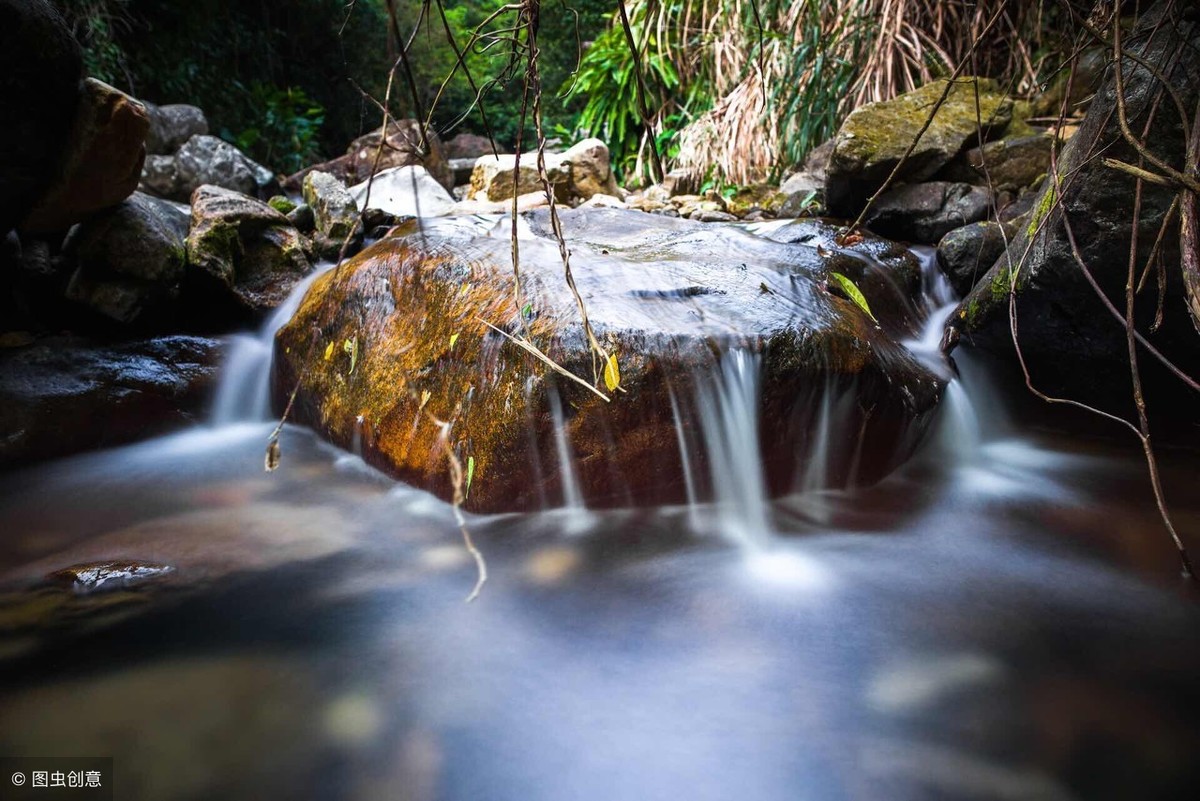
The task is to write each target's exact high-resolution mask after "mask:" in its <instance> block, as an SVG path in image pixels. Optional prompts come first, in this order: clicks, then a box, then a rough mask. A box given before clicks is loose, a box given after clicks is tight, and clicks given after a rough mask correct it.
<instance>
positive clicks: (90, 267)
mask: <svg viewBox="0 0 1200 801" xmlns="http://www.w3.org/2000/svg"><path fill="white" fill-rule="evenodd" d="M187 233H188V216H187V214H186V213H185V212H183V211H181V210H180V209H179V208H177V207H176V206H175V205H174V204H172V203H170V202H168V201H165V200H160V199H158V198H155V197H151V196H149V195H146V194H143V193H141V192H135V193H134V194H133V195H132V196H131V197H130V198H129V199H128V200H126V201H125V202H124V203H122V204H121V205H120V206H117V207H116V208H114V209H111V210H110V211H107V212H104V213H103V214H101V215H99V216H97V217H94V218H93V219H91V220H89V221H88V222H86V223H84V224H83V225H81V226H80V227H79V230H78V231H77V232H75V234H74V236H72V237H71V239H70V245H69V247H68V251H69V252H70V254H71V255H72V256H73V257H74V259H75V261H76V263H77V264H78V267H77V269H76V270H75V274H74V275H73V276H72V277H71V281H70V283H69V284H68V285H67V290H66V297H67V299H68V300H71V301H73V302H76V303H80V304H82V305H84V306H86V307H88V308H90V309H92V310H93V311H95V312H97V313H99V314H101V315H103V316H104V317H107V318H109V319H110V320H113V321H115V322H118V323H123V324H130V323H133V322H134V321H137V320H143V321H145V320H146V319H148V318H149V319H153V318H155V317H158V318H163V317H165V316H166V315H167V314H168V313H169V308H170V307H172V306H173V304H174V301H175V300H177V299H178V296H179V285H180V281H181V280H182V278H183V275H184V268H185V265H186V262H187V246H186V239H187Z"/></svg>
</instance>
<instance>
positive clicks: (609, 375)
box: [604, 353, 621, 392]
mask: <svg viewBox="0 0 1200 801" xmlns="http://www.w3.org/2000/svg"><path fill="white" fill-rule="evenodd" d="M604 386H606V387H608V391H609V392H612V391H613V390H615V389H616V388H617V387H619V386H621V368H620V367H618V366H617V354H615V353H612V354H609V357H608V361H607V362H606V363H605V365H604Z"/></svg>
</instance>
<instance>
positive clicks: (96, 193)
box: [21, 78, 150, 233]
mask: <svg viewBox="0 0 1200 801" xmlns="http://www.w3.org/2000/svg"><path fill="white" fill-rule="evenodd" d="M149 130H150V118H149V117H148V116H147V114H146V109H145V107H144V106H143V105H142V104H141V103H140V102H138V101H137V100H135V99H134V98H132V97H130V96H129V95H127V94H125V93H124V92H122V91H120V90H118V89H114V88H113V87H111V86H109V85H108V84H106V83H102V82H100V81H97V80H96V79H94V78H88V79H86V80H85V81H84V82H83V88H82V97H81V98H80V101H79V106H78V108H77V110H76V112H75V121H74V123H73V124H72V126H71V133H70V135H69V137H68V139H67V146H66V150H65V151H64V152H63V153H62V156H61V160H60V162H59V169H58V173H57V175H56V177H55V179H54V180H53V181H52V182H51V184H50V185H49V187H48V188H47V189H46V191H45V192H43V193H42V195H41V197H40V198H39V199H38V201H37V202H36V203H35V204H34V207H33V209H32V210H31V211H30V212H29V214H28V216H26V217H25V219H24V220H23V221H22V222H21V228H22V230H24V231H28V232H30V233H48V232H52V231H63V230H66V229H67V228H69V227H70V226H71V225H73V224H74V223H77V222H81V221H83V220H86V219H87V218H88V217H90V216H91V215H92V214H95V213H96V212H98V211H102V210H103V209H107V208H111V207H112V206H115V205H117V204H118V203H120V202H121V201H122V200H124V199H125V198H127V197H129V196H130V195H131V194H133V192H134V190H135V189H137V186H138V181H139V180H140V179H141V175H142V163H143V162H144V161H145V159H146V148H145V141H146V133H147V132H148V131H149Z"/></svg>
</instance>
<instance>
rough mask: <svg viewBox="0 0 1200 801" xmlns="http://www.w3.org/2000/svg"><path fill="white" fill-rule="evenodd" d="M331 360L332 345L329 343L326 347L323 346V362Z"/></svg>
mask: <svg viewBox="0 0 1200 801" xmlns="http://www.w3.org/2000/svg"><path fill="white" fill-rule="evenodd" d="M332 358H333V343H332V342H330V343H329V344H328V345H326V346H325V361H329V360H330V359H332Z"/></svg>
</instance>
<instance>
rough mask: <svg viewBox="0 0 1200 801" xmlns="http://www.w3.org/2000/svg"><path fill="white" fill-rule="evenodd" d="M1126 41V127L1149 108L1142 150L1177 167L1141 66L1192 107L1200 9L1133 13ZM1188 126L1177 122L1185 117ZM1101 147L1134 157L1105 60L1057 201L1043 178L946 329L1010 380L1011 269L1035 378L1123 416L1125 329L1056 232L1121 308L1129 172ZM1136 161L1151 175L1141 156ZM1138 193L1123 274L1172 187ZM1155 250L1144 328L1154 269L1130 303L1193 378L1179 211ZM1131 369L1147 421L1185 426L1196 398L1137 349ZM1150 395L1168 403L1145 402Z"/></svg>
mask: <svg viewBox="0 0 1200 801" xmlns="http://www.w3.org/2000/svg"><path fill="white" fill-rule="evenodd" d="M1127 45H1128V47H1129V49H1130V51H1131V52H1134V53H1136V54H1137V55H1138V57H1139V62H1134V61H1132V60H1129V61H1127V62H1126V64H1125V68H1124V73H1125V75H1124V78H1125V105H1126V111H1127V117H1128V124H1129V128H1130V129H1131V130H1132V131H1134V132H1137V133H1138V134H1140V133H1141V132H1142V130H1143V129H1144V128H1145V127H1146V125H1147V122H1148V120H1150V118H1151V115H1152V116H1153V119H1152V121H1151V122H1150V129H1149V134H1148V135H1147V136H1146V137H1145V140H1146V143H1147V146H1148V147H1149V149H1150V151H1152V152H1153V153H1155V154H1157V156H1158V157H1159V158H1161V159H1163V160H1165V161H1167V162H1168V163H1170V164H1171V165H1173V166H1174V168H1175V169H1183V165H1184V141H1185V137H1184V134H1183V131H1184V129H1185V127H1186V126H1185V124H1184V122H1183V121H1182V120H1181V119H1180V115H1179V113H1178V112H1177V111H1176V106H1175V103H1174V102H1166V101H1165V100H1163V99H1161V97H1160V91H1161V84H1160V83H1159V81H1158V78H1156V77H1155V76H1154V75H1153V74H1152V73H1151V72H1150V71H1149V70H1147V68H1146V67H1145V66H1143V65H1142V63H1141V62H1145V63H1147V64H1149V65H1151V66H1152V67H1153V68H1154V71H1155V72H1157V73H1159V74H1162V75H1167V76H1169V77H1170V80H1171V88H1172V91H1173V93H1174V96H1176V97H1178V99H1179V100H1180V102H1182V103H1183V105H1184V108H1185V109H1191V110H1193V111H1194V110H1195V108H1196V106H1197V104H1198V103H1200V8H1198V7H1196V5H1195V4H1191V3H1179V2H1175V3H1166V2H1160V3H1158V4H1156V5H1155V6H1153V7H1152V8H1151V9H1150V10H1148V11H1146V12H1145V13H1144V14H1143V15H1142V18H1141V20H1140V21H1139V23H1138V25H1137V28H1136V29H1135V30H1134V31H1133V32H1132V33H1131V34H1130V35H1129V36H1128V42H1127ZM1190 113H1191V112H1189V114H1190ZM1191 123H1192V120H1190V119H1189V120H1187V125H1190V124H1191ZM1193 135H1194V134H1193ZM1099 154H1103V156H1105V157H1106V158H1107V159H1115V160H1117V161H1123V162H1126V163H1128V164H1137V163H1139V161H1138V160H1139V154H1138V153H1137V152H1136V150H1135V149H1134V148H1133V147H1132V146H1131V145H1130V144H1129V143H1128V142H1127V141H1126V140H1125V138H1124V137H1123V136H1122V134H1121V131H1120V128H1119V120H1118V114H1117V95H1116V79H1115V75H1114V74H1113V71H1112V70H1111V69H1110V70H1109V72H1108V73H1107V75H1106V77H1105V79H1104V82H1103V85H1102V86H1101V88H1100V90H1099V92H1097V94H1096V96H1095V98H1094V99H1093V100H1092V103H1091V106H1090V107H1089V109H1088V112H1087V115H1086V117H1085V119H1084V122H1083V124H1082V125H1081V126H1080V128H1079V130H1078V132H1077V133H1076V134H1075V135H1074V136H1073V137H1072V138H1071V139H1070V140H1069V141H1068V142H1067V144H1066V146H1065V147H1064V149H1063V152H1062V155H1061V156H1060V158H1059V164H1058V169H1059V174H1060V176H1061V182H1062V192H1061V197H1060V193H1059V191H1058V189H1057V187H1056V183H1055V181H1054V180H1053V178H1050V179H1048V180H1047V181H1046V182H1045V184H1046V185H1045V188H1044V189H1043V190H1042V192H1041V194H1040V196H1039V198H1038V200H1037V202H1036V203H1035V205H1034V208H1033V211H1032V214H1031V216H1030V218H1029V219H1027V220H1025V221H1023V223H1022V224H1021V226H1020V228H1019V230H1018V231H1017V235H1016V236H1015V238H1014V239H1013V241H1012V242H1011V244H1010V245H1009V247H1008V250H1007V253H1006V254H1005V255H1004V256H1002V257H1001V258H999V259H998V260H997V261H996V263H995V264H994V265H993V266H992V267H991V269H990V271H989V272H988V274H987V275H986V276H984V277H983V278H982V279H981V280H980V281H979V282H978V283H977V284H976V285H975V288H974V290H973V291H972V292H971V294H970V295H968V296H967V297H966V298H965V299H964V300H963V302H962V304H961V306H960V307H959V310H958V312H957V313H956V314H955V315H954V317H952V318H951V320H950V325H951V326H953V327H954V328H955V329H956V330H957V331H958V332H959V334H960V341H961V343H962V344H963V345H964V346H968V347H970V348H972V349H974V350H977V351H984V352H987V353H991V354H995V355H997V356H999V357H1000V358H1002V359H1004V360H1005V361H1007V362H1008V363H1009V365H1010V368H1009V369H1010V370H1011V371H1012V373H1013V374H1014V376H1020V373H1018V372H1017V371H1018V369H1019V368H1018V366H1017V364H1016V363H1015V360H1014V359H1013V356H1014V355H1015V354H1014V347H1013V333H1012V327H1011V325H1010V311H1009V289H1010V285H1011V284H1012V282H1013V280H1014V276H1015V282H1016V287H1015V308H1016V328H1017V336H1018V341H1019V343H1020V347H1021V352H1022V354H1023V356H1024V358H1025V362H1026V365H1027V367H1028V368H1029V372H1030V376H1031V378H1032V381H1033V384H1034V386H1035V387H1037V388H1039V389H1040V390H1042V391H1043V392H1046V393H1049V394H1051V395H1057V396H1062V397H1069V398H1072V399H1075V400H1080V401H1083V402H1085V403H1089V404H1092V405H1095V406H1099V407H1100V408H1102V409H1104V410H1106V411H1110V412H1117V413H1122V414H1128V415H1132V413H1133V403H1132V400H1131V398H1132V391H1131V378H1130V370H1129V354H1128V348H1127V341H1126V332H1125V328H1124V326H1123V325H1122V324H1120V323H1119V322H1117V321H1116V320H1115V319H1114V318H1113V316H1112V314H1111V313H1110V312H1109V311H1108V310H1107V309H1106V308H1105V306H1104V304H1103V303H1102V302H1101V300H1100V299H1099V298H1098V297H1097V295H1096V293H1095V291H1094V290H1093V288H1092V286H1091V285H1090V284H1089V283H1088V281H1087V279H1086V277H1085V275H1084V273H1083V270H1082V269H1080V266H1079V264H1078V263H1077V261H1076V259H1075V257H1074V254H1073V253H1072V247H1071V241H1070V238H1069V237H1068V232H1067V225H1068V223H1069V225H1070V229H1071V231H1072V232H1073V234H1074V238H1075V242H1076V243H1077V245H1078V247H1079V255H1080V256H1081V257H1082V261H1083V262H1084V263H1085V264H1086V265H1087V267H1088V269H1089V270H1090V272H1091V274H1092V275H1093V276H1094V278H1095V280H1096V281H1097V282H1098V284H1099V286H1100V287H1101V289H1102V290H1103V291H1104V293H1105V295H1106V296H1107V297H1108V298H1109V299H1110V301H1111V302H1112V304H1113V305H1114V306H1115V307H1116V308H1117V309H1118V310H1120V312H1121V314H1124V311H1125V302H1126V301H1125V285H1126V281H1127V277H1128V270H1129V260H1130V246H1131V241H1132V232H1133V209H1134V206H1135V196H1136V193H1137V188H1136V181H1135V179H1134V178H1133V177H1132V176H1130V175H1129V174H1127V173H1125V172H1122V171H1120V170H1117V169H1113V168H1111V167H1109V166H1106V165H1105V164H1104V163H1103V162H1102V161H1101V159H1100V158H1098V157H1097V156H1098V155H1099ZM1146 167H1147V168H1149V169H1151V170H1152V171H1157V170H1156V168H1155V167H1153V165H1150V164H1146ZM1140 191H1141V208H1140V216H1139V218H1138V226H1137V236H1138V248H1137V259H1136V265H1137V266H1136V270H1137V273H1138V275H1137V276H1135V282H1137V281H1138V280H1139V279H1140V276H1141V272H1142V270H1143V269H1144V268H1145V266H1146V265H1147V262H1148V260H1149V258H1150V254H1151V251H1152V249H1153V248H1155V247H1156V245H1155V240H1156V239H1157V237H1158V235H1159V231H1160V229H1161V228H1162V226H1163V222H1164V219H1165V218H1166V217H1167V215H1168V212H1169V210H1170V209H1171V206H1172V203H1173V201H1174V199H1175V197H1176V195H1177V190H1176V189H1175V188H1173V187H1168V186H1160V185H1158V184H1155V183H1152V182H1143V184H1142V186H1141V190H1140ZM1158 247H1159V249H1160V256H1161V265H1162V267H1163V269H1164V273H1163V275H1164V277H1165V284H1164V303H1163V316H1162V322H1161V325H1158V326H1156V325H1155V324H1154V321H1155V318H1156V315H1157V311H1158V289H1157V277H1156V270H1155V269H1153V266H1152V269H1151V272H1150V275H1149V277H1148V279H1147V281H1146V285H1145V287H1144V289H1143V290H1142V291H1141V292H1140V294H1139V295H1138V298H1137V303H1136V306H1135V320H1136V322H1137V328H1138V331H1139V332H1140V333H1141V334H1142V336H1144V337H1145V338H1146V339H1147V340H1148V341H1149V342H1150V343H1152V344H1153V345H1154V346H1155V347H1157V348H1158V349H1159V350H1160V351H1161V352H1163V353H1164V354H1166V355H1167V356H1168V357H1169V358H1170V359H1172V360H1173V361H1174V362H1175V363H1176V365H1178V366H1179V367H1180V368H1182V369H1183V370H1184V371H1185V372H1188V373H1189V374H1190V375H1191V376H1193V377H1197V376H1200V334H1198V333H1197V331H1196V327H1195V326H1194V325H1193V321H1192V320H1191V319H1190V317H1189V314H1188V309H1187V301H1186V298H1185V291H1184V284H1183V280H1182V271H1181V269H1180V242H1179V223H1178V218H1175V219H1174V220H1172V221H1171V222H1170V224H1169V225H1167V226H1166V229H1165V236H1164V238H1163V241H1162V242H1161V244H1160V245H1158ZM1139 364H1140V366H1141V368H1142V371H1143V374H1144V378H1145V380H1146V382H1147V392H1148V395H1149V398H1150V413H1151V417H1152V419H1158V420H1162V419H1164V418H1166V417H1171V416H1172V415H1174V416H1176V417H1178V418H1180V419H1181V420H1184V421H1186V422H1187V425H1186V426H1185V428H1186V429H1188V430H1189V431H1190V433H1191V434H1192V435H1194V434H1195V426H1194V422H1195V414H1194V410H1195V408H1196V399H1197V395H1196V393H1195V392H1193V391H1191V390H1189V389H1187V388H1186V387H1185V385H1184V384H1183V383H1182V382H1180V381H1179V380H1178V379H1177V378H1176V377H1174V376H1171V375H1168V374H1166V371H1165V370H1163V369H1161V368H1160V367H1159V366H1158V365H1157V363H1156V361H1155V360H1154V358H1153V357H1151V356H1150V355H1149V354H1148V352H1147V351H1146V350H1145V349H1139ZM1159 399H1165V400H1166V402H1156V401H1158V400H1159Z"/></svg>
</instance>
